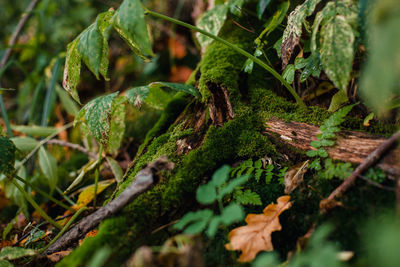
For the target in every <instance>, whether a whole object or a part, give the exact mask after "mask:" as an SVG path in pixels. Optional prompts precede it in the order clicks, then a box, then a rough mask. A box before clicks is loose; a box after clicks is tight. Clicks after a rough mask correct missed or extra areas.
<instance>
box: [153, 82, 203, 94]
mask: <svg viewBox="0 0 400 267" xmlns="http://www.w3.org/2000/svg"><path fill="white" fill-rule="evenodd" d="M149 87H150V89H152V88H156V87H158V88H168V89H171V90H174V91H177V92H185V93H188V94H191V95H193V96H196V97H199V96H200V93H199V91H198V90H197V89H196V87H194V86H192V85H189V84H183V83H169V82H153V83H151V84H149Z"/></svg>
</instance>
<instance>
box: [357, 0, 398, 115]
mask: <svg viewBox="0 0 400 267" xmlns="http://www.w3.org/2000/svg"><path fill="white" fill-rule="evenodd" d="M395 2H396V1H389V0H386V1H384V0H381V1H376V2H375V5H373V7H371V14H370V16H369V19H368V29H367V31H368V46H367V48H368V51H369V53H368V58H367V62H366V64H365V65H364V68H363V71H362V75H361V79H360V92H361V94H362V96H363V98H364V99H365V100H366V102H367V103H368V105H370V106H371V107H372V108H374V110H376V111H385V110H387V108H389V107H390V106H392V107H395V105H394V106H393V105H392V104H391V103H390V102H391V100H392V99H391V98H393V97H396V96H397V97H398V96H399V95H400V93H399V92H400V85H399V84H400V64H399V62H400V61H399V55H400V27H399V25H400V11H399V9H398V3H397V2H396V4H395V6H396V8H394V6H393V5H392V3H395ZM392 7H393V8H392Z"/></svg>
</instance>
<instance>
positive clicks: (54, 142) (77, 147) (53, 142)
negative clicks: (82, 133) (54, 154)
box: [47, 139, 97, 159]
mask: <svg viewBox="0 0 400 267" xmlns="http://www.w3.org/2000/svg"><path fill="white" fill-rule="evenodd" d="M47 144H49V145H59V146H65V147H69V148H72V149H75V150H78V151H80V152H82V153H84V154H86V155H88V156H89V157H91V158H93V159H97V156H96V155H95V154H94V153H92V152H90V151H89V150H88V149H86V148H84V147H83V146H80V145H78V144H74V143H70V142H67V141H63V140H60V139H52V140H49V141H47Z"/></svg>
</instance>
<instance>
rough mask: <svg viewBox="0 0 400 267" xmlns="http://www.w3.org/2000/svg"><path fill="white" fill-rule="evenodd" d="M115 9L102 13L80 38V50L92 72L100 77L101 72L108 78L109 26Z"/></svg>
mask: <svg viewBox="0 0 400 267" xmlns="http://www.w3.org/2000/svg"><path fill="white" fill-rule="evenodd" d="M113 14H114V11H107V12H104V13H100V14H99V15H98V16H97V18H96V21H95V22H94V23H93V24H92V25H90V26H89V27H88V28H87V29H86V30H85V31H83V32H82V33H81V35H80V38H79V43H78V47H77V48H78V51H79V53H80V55H81V56H82V60H83V61H84V62H85V64H86V66H87V67H88V68H89V70H90V71H91V72H93V74H94V75H95V76H96V78H97V79H99V73H101V74H102V75H103V77H104V78H106V79H107V77H106V76H107V69H108V43H107V28H108V27H109V26H110V24H111V17H112V16H113Z"/></svg>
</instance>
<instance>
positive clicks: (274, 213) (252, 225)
mask: <svg viewBox="0 0 400 267" xmlns="http://www.w3.org/2000/svg"><path fill="white" fill-rule="evenodd" d="M291 206H292V203H290V196H281V197H279V198H278V199H277V204H273V203H272V204H269V205H268V206H267V207H266V208H265V209H264V211H263V214H249V215H247V217H246V223H247V225H246V226H241V227H238V228H235V229H233V230H232V231H230V232H229V234H228V239H229V240H230V243H229V244H226V245H225V248H226V249H228V250H241V251H242V254H241V255H240V257H239V259H238V261H239V262H250V261H252V260H253V259H254V258H255V257H256V255H257V253H258V252H260V251H272V250H274V247H273V245H272V241H271V234H272V232H275V231H280V230H281V229H282V226H281V224H280V223H279V215H280V214H281V213H282V212H283V211H285V210H287V209H289V208H290V207H291Z"/></svg>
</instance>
